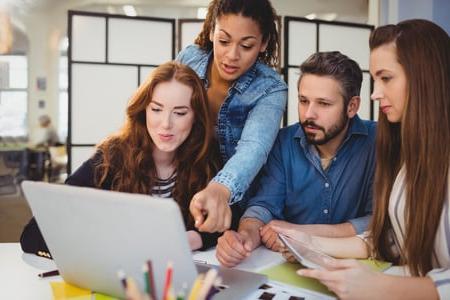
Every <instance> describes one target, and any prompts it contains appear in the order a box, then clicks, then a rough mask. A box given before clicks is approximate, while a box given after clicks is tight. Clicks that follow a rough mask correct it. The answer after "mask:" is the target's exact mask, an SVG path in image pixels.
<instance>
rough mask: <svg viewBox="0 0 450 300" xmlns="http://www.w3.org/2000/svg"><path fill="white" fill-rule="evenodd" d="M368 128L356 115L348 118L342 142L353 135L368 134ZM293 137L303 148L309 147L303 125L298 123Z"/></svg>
mask: <svg viewBox="0 0 450 300" xmlns="http://www.w3.org/2000/svg"><path fill="white" fill-rule="evenodd" d="M368 134H369V129H368V128H367V126H366V124H364V122H363V121H362V120H361V119H360V118H359V116H358V115H355V116H354V117H353V118H352V119H351V120H350V127H349V129H348V130H347V134H346V135H345V138H344V140H343V143H345V142H346V141H347V140H348V139H350V138H351V137H352V136H353V135H368ZM294 139H299V140H300V144H301V145H302V147H303V148H305V149H306V148H307V147H309V144H308V142H307V140H306V135H305V132H304V131H303V127H302V126H301V125H300V124H299V127H298V129H297V132H296V133H295V135H294Z"/></svg>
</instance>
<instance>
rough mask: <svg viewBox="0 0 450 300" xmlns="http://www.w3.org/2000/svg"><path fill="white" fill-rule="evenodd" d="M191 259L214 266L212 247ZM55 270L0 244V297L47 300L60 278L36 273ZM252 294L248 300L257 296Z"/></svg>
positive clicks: (254, 261)
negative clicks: (52, 286) (41, 275)
mask: <svg viewBox="0 0 450 300" xmlns="http://www.w3.org/2000/svg"><path fill="white" fill-rule="evenodd" d="M193 258H194V260H197V261H201V262H206V263H208V264H213V265H218V264H219V262H218V261H217V259H216V257H215V250H210V251H205V252H196V253H194V255H193ZM283 261H284V260H283V258H282V256H281V255H280V254H279V253H275V252H272V251H269V250H267V249H265V248H263V247H260V248H258V249H256V250H255V251H254V252H253V253H252V255H251V256H250V257H249V258H247V259H246V260H245V261H244V262H242V263H241V264H240V265H239V266H238V267H237V268H239V269H242V270H247V271H259V270H261V269H265V268H268V267H271V266H274V265H277V264H279V263H281V262H283ZM54 269H56V265H55V263H54V262H53V261H52V260H49V259H46V258H42V257H38V256H36V255H32V254H25V253H23V252H22V249H21V248H20V245H19V244H18V243H0V299H9V300H11V299H12V300H16V299H17V300H25V299H27V300H28V299H34V300H41V299H42V300H47V299H53V294H52V290H51V287H50V284H49V282H51V281H58V280H61V277H59V276H58V277H50V278H39V277H38V274H39V273H42V272H46V271H50V270H54ZM272 284H275V285H278V286H281V287H282V288H283V289H284V290H286V291H288V292H290V293H293V294H298V293H300V294H302V295H303V294H304V295H308V297H306V299H320V298H322V297H321V296H320V295H318V294H317V293H313V292H311V291H308V290H304V289H300V288H294V287H290V286H284V285H282V284H279V283H275V282H272ZM257 297H258V296H257V295H252V296H251V297H249V300H250V299H257ZM325 298H328V297H326V296H325Z"/></svg>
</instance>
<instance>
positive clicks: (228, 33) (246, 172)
mask: <svg viewBox="0 0 450 300" xmlns="http://www.w3.org/2000/svg"><path fill="white" fill-rule="evenodd" d="M278 41H279V39H278V32H277V29H276V14H275V11H274V9H273V7H272V5H271V3H270V1H269V0H213V1H212V2H211V3H210V5H209V8H208V14H207V16H206V20H205V22H204V24H203V30H202V32H201V33H200V34H199V36H198V37H197V38H196V40H195V45H191V46H188V47H187V48H186V49H184V50H183V51H182V52H180V54H179V55H178V57H177V60H179V61H181V62H182V63H184V64H187V65H189V66H190V67H191V68H192V69H194V70H195V71H196V72H197V74H198V75H199V76H200V78H201V79H202V80H203V82H204V83H205V86H206V88H207V93H208V101H209V103H210V109H211V115H212V120H216V122H215V132H216V135H217V138H218V140H219V143H220V152H221V155H222V159H223V161H224V162H226V163H225V166H224V167H223V169H222V170H221V171H220V172H219V173H218V174H217V176H215V177H214V178H213V180H212V181H211V182H210V183H209V184H208V186H207V187H206V188H205V189H204V190H202V191H200V192H198V193H197V194H196V195H194V197H193V199H192V201H191V205H190V211H191V213H192V215H193V217H194V219H195V224H196V227H197V228H199V230H200V231H208V232H214V231H224V230H226V229H228V228H229V227H230V223H231V210H230V207H229V204H233V203H235V202H238V201H239V200H241V199H242V198H243V196H244V194H245V192H246V190H247V189H248V188H249V186H250V184H251V182H252V181H253V179H254V178H255V176H256V175H257V173H258V171H259V170H260V168H261V167H262V166H263V164H264V163H265V162H266V159H267V156H268V154H269V152H270V149H271V148H272V144H273V142H274V140H275V138H276V135H277V132H278V129H279V127H280V122H281V118H282V115H283V112H284V109H285V106H286V99H287V85H286V84H285V83H284V81H283V80H282V79H281V78H280V76H279V75H278V74H277V73H276V72H275V71H274V69H273V67H274V66H275V65H276V63H277V61H278V54H277V48H278ZM205 216H206V220H205Z"/></svg>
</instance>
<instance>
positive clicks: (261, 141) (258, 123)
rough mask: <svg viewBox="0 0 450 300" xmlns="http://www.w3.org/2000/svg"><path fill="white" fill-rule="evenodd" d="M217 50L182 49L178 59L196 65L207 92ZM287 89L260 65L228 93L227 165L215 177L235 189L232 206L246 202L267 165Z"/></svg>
mask: <svg viewBox="0 0 450 300" xmlns="http://www.w3.org/2000/svg"><path fill="white" fill-rule="evenodd" d="M211 59H212V51H210V52H209V53H208V52H205V51H203V50H201V49H200V48H199V47H198V46H197V45H191V46H188V47H187V48H186V49H184V50H183V51H181V52H180V53H179V54H178V56H177V60H178V61H180V62H181V63H184V64H186V65H188V66H189V67H191V68H192V69H193V70H194V71H195V72H197V74H198V76H199V77H200V78H201V79H202V80H203V82H204V83H205V87H206V88H208V79H207V70H208V64H209V62H210V61H211ZM286 100H287V85H286V83H285V82H284V81H283V80H282V79H281V77H280V76H279V74H278V73H276V72H275V71H274V70H273V69H271V68H270V67H269V66H267V65H265V64H264V63H262V62H260V61H257V62H256V63H255V64H253V66H251V67H250V68H249V69H248V70H247V72H245V73H244V74H242V75H241V77H239V78H238V79H237V80H236V81H235V82H234V83H233V85H232V86H231V87H230V89H229V90H228V95H227V97H226V98H225V100H224V102H223V104H222V106H221V107H220V110H219V114H218V120H217V125H216V128H215V130H216V135H217V138H218V140H219V144H220V153H221V155H222V159H223V161H224V162H225V165H224V167H223V169H222V170H221V171H220V172H219V173H218V174H217V175H216V176H215V177H214V178H213V180H214V181H215V182H218V183H221V184H223V185H225V186H227V187H228V188H229V189H230V191H231V198H230V203H234V202H237V201H239V200H241V199H242V198H243V196H244V194H245V192H246V190H247V189H248V188H249V186H250V184H251V182H252V181H253V179H254V178H255V176H256V175H257V173H258V171H259V170H260V169H261V167H262V166H263V164H264V163H265V162H266V160H267V157H268V155H269V152H270V149H271V148H272V145H273V143H274V141H275V138H276V136H277V133H278V129H279V128H280V122H281V118H282V116H283V112H284V109H285V107H286Z"/></svg>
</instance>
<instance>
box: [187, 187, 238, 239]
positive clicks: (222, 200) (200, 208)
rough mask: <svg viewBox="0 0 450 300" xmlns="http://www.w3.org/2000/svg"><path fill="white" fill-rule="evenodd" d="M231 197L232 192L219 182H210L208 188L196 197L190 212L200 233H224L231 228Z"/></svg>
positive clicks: (193, 199) (190, 206)
mask: <svg viewBox="0 0 450 300" xmlns="http://www.w3.org/2000/svg"><path fill="white" fill-rule="evenodd" d="M230 195H231V193H230V190H228V188H227V187H226V186H224V185H223V184H220V183H217V182H210V183H209V184H208V185H207V186H206V188H204V189H203V190H201V191H200V192H198V193H197V194H195V195H194V197H193V198H192V200H191V203H190V205H189V210H190V212H191V214H192V216H193V217H194V220H195V227H197V228H198V230H199V231H203V232H217V231H219V232H223V231H225V230H227V229H228V228H230V224H231V209H230V206H229V205H228V201H229V199H230ZM205 217H206V220H205Z"/></svg>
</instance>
